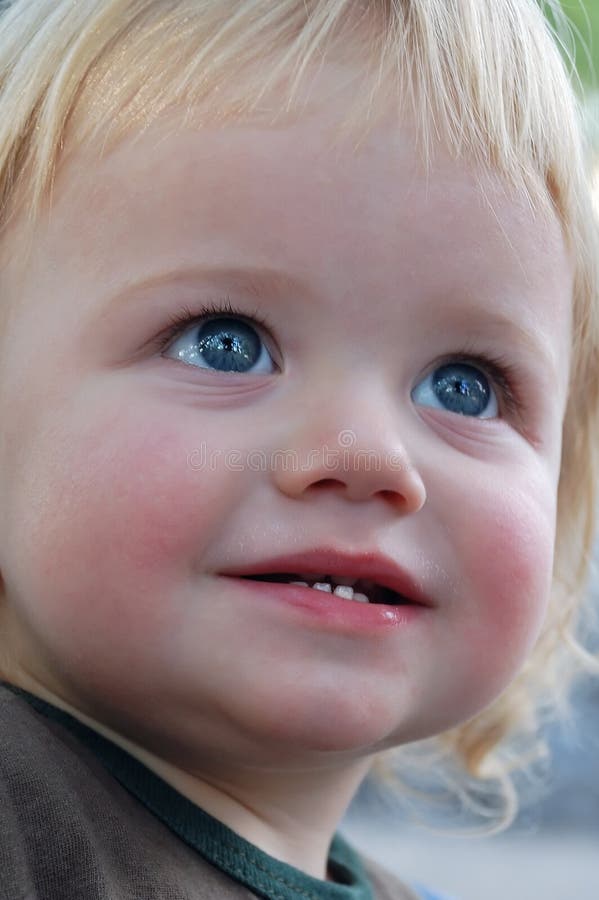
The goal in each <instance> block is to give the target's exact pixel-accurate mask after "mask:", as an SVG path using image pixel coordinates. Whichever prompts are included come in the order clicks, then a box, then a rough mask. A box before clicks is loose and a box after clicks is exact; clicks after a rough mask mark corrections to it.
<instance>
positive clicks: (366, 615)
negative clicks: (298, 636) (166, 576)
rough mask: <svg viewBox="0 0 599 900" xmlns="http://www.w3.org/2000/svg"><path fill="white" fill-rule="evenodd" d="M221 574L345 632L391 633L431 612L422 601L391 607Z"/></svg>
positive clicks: (322, 624)
mask: <svg viewBox="0 0 599 900" xmlns="http://www.w3.org/2000/svg"><path fill="white" fill-rule="evenodd" d="M221 577H224V578H227V580H228V581H231V582H235V584H236V585H238V586H240V587H242V588H243V589H245V591H247V592H248V593H249V594H252V595H253V596H254V597H256V598H257V599H259V600H262V601H274V602H275V603H277V604H278V605H279V606H285V607H287V608H291V609H293V610H294V611H296V612H298V613H299V614H300V616H301V617H303V618H304V619H307V620H312V622H313V623H316V624H317V625H319V626H320V627H330V628H332V629H333V630H336V631H342V632H359V633H368V632H371V633H373V634H377V633H381V632H389V630H397V629H398V628H405V627H406V626H407V625H409V624H411V623H412V622H416V621H418V620H419V619H421V618H422V616H424V615H425V614H426V613H427V612H429V611H430V610H429V608H428V607H425V606H422V605H418V604H410V605H407V606H387V605H385V604H382V603H360V602H359V601H358V600H346V599H345V598H343V597H338V596H337V595H336V594H332V593H331V594H329V593H328V592H327V591H319V590H317V589H315V588H309V587H302V586H301V585H295V584H286V583H285V582H273V581H253V580H251V579H249V578H236V577H234V576H231V575H224V576H221Z"/></svg>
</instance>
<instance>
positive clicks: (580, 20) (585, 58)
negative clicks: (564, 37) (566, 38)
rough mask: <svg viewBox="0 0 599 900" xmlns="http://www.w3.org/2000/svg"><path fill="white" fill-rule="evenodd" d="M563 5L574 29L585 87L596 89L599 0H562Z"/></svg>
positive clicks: (578, 59) (578, 63)
mask: <svg viewBox="0 0 599 900" xmlns="http://www.w3.org/2000/svg"><path fill="white" fill-rule="evenodd" d="M561 5H562V8H563V10H564V12H565V13H566V15H567V16H568V18H569V19H570V22H571V24H572V26H573V29H574V41H575V47H576V65H577V68H578V73H579V75H580V78H581V80H582V82H583V85H584V87H585V88H587V89H592V90H595V91H596V90H597V89H598V88H599V0H561ZM585 46H586V49H585ZM593 69H594V71H593Z"/></svg>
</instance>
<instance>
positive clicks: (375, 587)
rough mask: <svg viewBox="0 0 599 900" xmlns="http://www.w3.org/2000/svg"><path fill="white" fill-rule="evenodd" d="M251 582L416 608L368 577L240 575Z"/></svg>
mask: <svg viewBox="0 0 599 900" xmlns="http://www.w3.org/2000/svg"><path fill="white" fill-rule="evenodd" d="M238 577H239V578H244V579H247V580H250V581H268V582H275V583H279V584H295V585H301V586H303V587H306V588H310V589H312V590H318V591H324V592H325V593H329V594H335V595H336V596H338V597H340V598H341V599H343V600H352V601H354V602H357V603H373V604H384V605H386V606H416V605H418V604H417V603H415V602H414V601H413V600H410V598H409V597H406V596H404V595H403V594H399V593H397V591H394V590H393V589H392V588H389V587H385V586H384V585H382V584H378V583H377V582H375V581H371V580H369V579H366V578H345V577H342V576H333V575H321V574H313V573H308V574H307V573H305V572H303V573H302V572H299V573H289V572H268V573H265V574H254V575H239V576H238Z"/></svg>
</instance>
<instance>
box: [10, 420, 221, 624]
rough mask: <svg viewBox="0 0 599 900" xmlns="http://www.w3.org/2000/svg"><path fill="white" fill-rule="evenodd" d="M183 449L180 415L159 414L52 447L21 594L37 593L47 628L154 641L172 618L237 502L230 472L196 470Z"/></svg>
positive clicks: (103, 427)
mask: <svg viewBox="0 0 599 900" xmlns="http://www.w3.org/2000/svg"><path fill="white" fill-rule="evenodd" d="M184 435H185V438H184ZM189 452H190V447H189V445H188V441H187V440H186V431H185V429H182V428H181V423H180V421H179V422H175V421H172V422H171V421H168V419H166V420H165V419H164V417H163V420H162V421H161V422H160V427H159V428H158V427H157V425H156V424H155V422H154V421H151V422H150V424H148V417H147V416H146V418H145V420H142V419H141V417H140V418H138V419H137V420H135V419H133V418H132V417H131V416H127V417H125V416H123V417H119V418H118V419H116V420H115V419H114V418H113V419H111V421H110V423H109V425H108V423H106V422H102V423H101V425H98V424H97V423H95V424H94V428H93V429H89V430H88V431H87V433H84V434H81V433H80V434H79V440H78V442H77V443H76V444H75V443H73V442H68V441H64V442H61V452H58V453H53V454H50V456H51V457H52V459H53V460H54V462H53V464H52V465H51V467H50V468H49V469H47V470H46V472H45V473H44V479H45V481H46V485H47V491H46V497H45V501H44V503H43V504H42V505H40V506H38V508H37V510H34V511H32V515H31V516H30V517H29V521H30V523H31V524H32V526H33V530H34V533H29V534H26V535H25V534H24V535H23V537H24V538H25V537H26V538H27V545H28V546H32V547H34V548H35V551H34V553H33V555H32V558H31V565H30V567H29V570H28V571H26V572H25V573H24V576H25V579H26V587H25V591H24V593H25V594H26V596H28V597H31V598H38V599H37V601H34V600H33V599H32V603H33V602H36V603H37V605H38V608H37V610H36V615H38V616H41V617H42V619H43V618H45V619H46V622H45V623H44V624H45V625H46V626H47V627H49V628H51V629H53V630H54V629H55V630H57V631H58V630H63V629H67V630H68V633H69V634H71V635H73V634H74V633H77V632H78V633H79V635H80V637H81V638H82V639H88V640H89V639H90V638H91V636H92V635H93V633H94V630H95V633H96V635H97V636H98V638H100V636H101V635H103V636H104V637H105V638H108V637H110V638H111V639H113V640H115V641H117V642H118V641H119V640H120V639H121V637H122V636H127V639H128V640H131V637H132V636H133V635H135V636H136V639H137V640H141V639H142V638H144V637H145V638H146V639H151V638H152V636H153V635H154V636H155V635H156V634H158V633H159V631H160V629H162V628H164V627H165V626H166V625H167V624H168V622H169V621H170V620H171V618H172V616H173V614H174V615H175V618H176V609H175V608H174V604H175V603H176V602H177V598H178V597H179V598H181V597H183V596H184V594H185V591H184V590H183V588H185V587H187V588H188V587H189V582H190V581H191V580H192V579H193V578H194V577H195V573H194V571H193V569H194V565H195V564H196V563H197V565H198V569H199V567H200V563H201V560H202V556H203V553H204V550H205V547H206V545H207V544H208V543H209V542H210V541H211V540H212V539H213V536H214V534H215V531H216V529H217V528H218V526H219V524H220V521H221V517H222V516H223V515H224V514H225V512H226V510H227V508H228V506H229V505H231V506H232V505H234V504H235V502H236V495H235V492H236V484H235V478H234V477H233V478H232V477H231V474H230V473H227V472H224V473H222V472H202V471H198V470H197V469H194V468H193V467H192V466H190V465H189V462H188V455H189ZM30 493H31V494H33V493H34V492H33V491H32V492H30ZM187 597H189V590H187ZM41 598H43V600H42V603H41V604H40V599H41ZM40 606H41V608H40Z"/></svg>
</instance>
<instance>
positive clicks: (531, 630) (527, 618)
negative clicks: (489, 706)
mask: <svg viewBox="0 0 599 900" xmlns="http://www.w3.org/2000/svg"><path fill="white" fill-rule="evenodd" d="M479 500H480V508H481V509H485V510H487V515H486V518H485V517H483V518H479V519H478V523H477V524H478V527H477V533H476V536H475V539H474V540H473V541H472V544H471V548H470V550H469V551H468V552H469V559H468V561H467V563H466V566H467V567H468V566H469V568H470V572H471V579H472V580H471V585H472V589H473V590H474V592H475V598H476V597H477V598H478V599H475V603H476V604H477V605H478V609H477V610H476V614H475V615H472V616H471V618H470V622H469V623H467V638H466V639H467V640H468V641H469V642H470V648H471V652H472V658H471V662H472V664H473V667H474V671H477V670H478V671H479V672H481V673H483V672H486V673H487V674H488V679H489V686H490V687H491V686H492V682H493V680H494V679H495V680H496V688H495V690H497V689H501V687H502V686H503V685H504V683H507V682H508V681H509V680H511V677H512V676H513V675H515V674H516V672H517V671H518V670H519V668H520V667H521V665H522V664H523V662H524V660H525V659H526V657H527V655H528V653H529V651H530V650H531V648H532V646H533V645H534V642H535V641H536V638H537V636H538V633H539V630H540V628H541V626H542V623H543V619H544V616H545V611H546V607H547V602H548V599H549V592H550V586H551V573H552V563H553V543H554V527H555V526H554V519H555V509H554V497H553V494H552V492H551V490H549V489H548V486H547V484H543V483H539V484H538V485H537V486H536V490H535V489H534V488H533V487H531V486H529V487H527V488H526V489H520V488H517V487H513V488H507V489H505V490H502V491H500V492H498V491H495V492H492V494H489V497H488V500H485V498H484V497H482V496H481V497H480V498H479ZM466 571H468V568H467V569H466Z"/></svg>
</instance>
